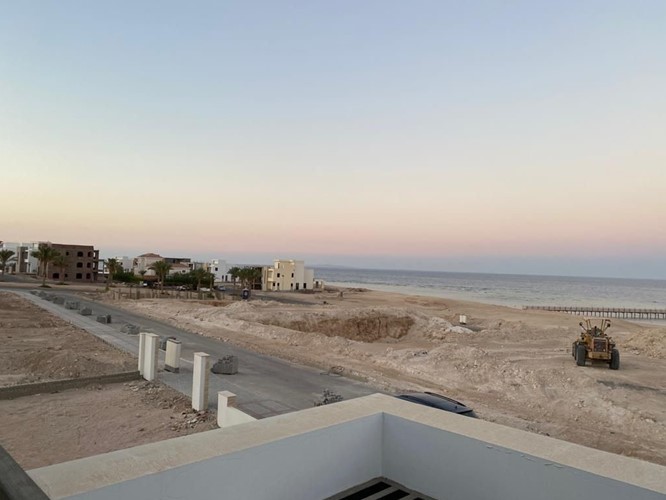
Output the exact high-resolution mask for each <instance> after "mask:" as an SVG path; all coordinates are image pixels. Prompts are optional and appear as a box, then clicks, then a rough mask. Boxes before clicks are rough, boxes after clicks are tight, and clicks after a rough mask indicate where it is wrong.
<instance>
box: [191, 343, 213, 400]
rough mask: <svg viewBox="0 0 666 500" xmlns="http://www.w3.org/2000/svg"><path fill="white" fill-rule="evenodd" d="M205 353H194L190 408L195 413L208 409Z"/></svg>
mask: <svg viewBox="0 0 666 500" xmlns="http://www.w3.org/2000/svg"><path fill="white" fill-rule="evenodd" d="M209 358H210V355H208V354H206V353H205V352H195V353H194V374H193V377H192V408H194V409H195V410H197V411H201V410H205V409H207V408H208V379H209V377H208V359H209Z"/></svg>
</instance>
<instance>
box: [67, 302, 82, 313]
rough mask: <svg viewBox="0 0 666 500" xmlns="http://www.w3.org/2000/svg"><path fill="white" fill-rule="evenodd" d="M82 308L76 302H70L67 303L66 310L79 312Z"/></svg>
mask: <svg viewBox="0 0 666 500" xmlns="http://www.w3.org/2000/svg"><path fill="white" fill-rule="evenodd" d="M79 307H80V305H79V303H78V302H76V301H75V300H68V301H67V302H65V309H71V310H74V311H76V310H78V309H79Z"/></svg>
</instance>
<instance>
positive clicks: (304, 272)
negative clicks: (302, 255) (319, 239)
mask: <svg viewBox="0 0 666 500" xmlns="http://www.w3.org/2000/svg"><path fill="white" fill-rule="evenodd" d="M262 274H263V276H262V284H263V287H262V289H263V290H264V291H275V292H277V291H281V290H288V291H289V290H313V289H314V270H313V269H308V268H306V267H305V263H304V262H303V261H302V260H286V259H275V261H274V262H273V267H265V268H263V272H262Z"/></svg>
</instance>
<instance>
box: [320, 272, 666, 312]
mask: <svg viewBox="0 0 666 500" xmlns="http://www.w3.org/2000/svg"><path fill="white" fill-rule="evenodd" d="M315 276H316V277H317V278H322V279H323V280H324V281H325V282H326V283H328V284H331V285H341V286H352V287H362V288H370V289H373V290H381V291H387V292H398V293H405V294H410V295H429V296H434V297H444V298H451V299H460V300H471V301H476V302H485V303H489V304H499V305H507V306H512V307H521V306H524V305H560V306H564V305H574V306H575V305H578V306H608V307H641V308H649V309H666V280H645V279H619V278H579V277H568V276H527V275H519V274H481V273H447V272H434V271H387V270H376V269H333V268H317V269H316V270H315Z"/></svg>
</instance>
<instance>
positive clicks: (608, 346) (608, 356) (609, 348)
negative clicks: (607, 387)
mask: <svg viewBox="0 0 666 500" xmlns="http://www.w3.org/2000/svg"><path fill="white" fill-rule="evenodd" d="M610 326H611V322H610V320H609V319H603V320H601V325H599V326H597V325H594V324H592V320H591V319H586V320H585V322H584V323H583V322H582V321H581V322H580V327H581V328H582V329H583V331H582V332H580V338H579V339H578V340H576V341H575V342H574V343H573V345H572V346H571V355H572V356H573V357H574V359H575V360H576V364H577V365H578V366H585V363H586V361H587V360H588V359H589V360H591V361H592V362H594V361H603V362H605V363H608V367H609V368H610V369H611V370H617V369H618V368H620V351H618V350H617V348H616V347H615V342H614V341H613V339H612V338H611V337H609V336H608V335H606V330H608V329H609V328H610Z"/></svg>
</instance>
